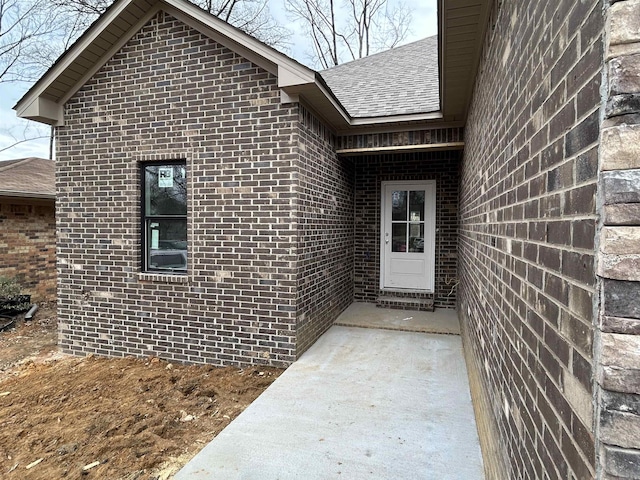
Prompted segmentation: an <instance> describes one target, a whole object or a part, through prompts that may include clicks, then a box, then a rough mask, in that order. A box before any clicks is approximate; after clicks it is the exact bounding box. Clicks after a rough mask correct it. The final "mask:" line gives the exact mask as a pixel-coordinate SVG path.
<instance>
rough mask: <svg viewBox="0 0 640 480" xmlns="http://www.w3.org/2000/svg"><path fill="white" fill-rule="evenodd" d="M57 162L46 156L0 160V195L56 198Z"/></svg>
mask: <svg viewBox="0 0 640 480" xmlns="http://www.w3.org/2000/svg"><path fill="white" fill-rule="evenodd" d="M55 194H56V182H55V163H54V162H53V160H45V159H44V158H34V157H32V158H22V159H19V160H5V161H0V196H1V195H10V196H13V197H25V198H32V197H34V198H54V197H55Z"/></svg>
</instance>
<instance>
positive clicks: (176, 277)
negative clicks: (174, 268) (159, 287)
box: [138, 272, 189, 283]
mask: <svg viewBox="0 0 640 480" xmlns="http://www.w3.org/2000/svg"><path fill="white" fill-rule="evenodd" d="M138 280H140V281H142V282H157V283H160V282H161V283H188V282H189V277H188V276H187V275H184V274H179V273H160V272H157V273H156V272H153V273H152V272H140V273H138Z"/></svg>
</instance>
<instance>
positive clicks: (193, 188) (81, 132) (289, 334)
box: [56, 12, 298, 365]
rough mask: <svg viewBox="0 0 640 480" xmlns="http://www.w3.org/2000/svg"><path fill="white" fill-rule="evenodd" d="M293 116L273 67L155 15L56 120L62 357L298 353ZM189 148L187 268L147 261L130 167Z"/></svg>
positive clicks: (240, 359) (219, 357)
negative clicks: (165, 268)
mask: <svg viewBox="0 0 640 480" xmlns="http://www.w3.org/2000/svg"><path fill="white" fill-rule="evenodd" d="M297 122H298V111H297V106H295V105H282V104H281V103H280V92H279V89H278V87H277V79H276V78H275V76H273V75H271V74H269V73H268V72H266V71H264V70H262V69H261V68H259V67H257V66H255V65H253V64H251V63H250V62H249V61H247V60H246V59H244V58H242V57H240V56H238V55H237V54H235V53H234V52H232V51H230V50H228V49H227V48H225V47H223V46H221V45H219V44H217V43H216V42H214V41H213V40H211V39H209V38H207V37H205V36H203V35H201V34H200V33H198V32H197V31H195V30H193V29H191V28H190V27H188V26H186V25H184V24H182V23H181V22H179V21H177V20H175V19H173V18H172V17H170V16H169V15H166V14H164V13H163V12H160V13H159V14H158V15H157V16H156V17H154V18H153V19H152V20H151V21H150V22H149V23H148V24H147V25H145V26H144V27H143V28H142V30H141V31H140V32H138V33H137V34H136V35H135V36H134V38H132V39H131V40H130V41H129V42H128V43H127V44H126V45H125V46H124V47H123V48H122V49H121V50H120V51H119V52H117V53H116V54H115V56H114V57H113V58H112V59H111V60H109V61H108V62H107V64H106V65H105V66H104V67H102V68H101V69H100V70H99V71H98V72H97V73H96V74H95V75H94V77H93V78H92V79H90V80H89V81H88V82H87V83H86V84H85V85H84V86H83V87H82V88H81V89H80V90H79V91H78V92H77V93H76V94H75V95H74V96H73V97H72V98H71V99H70V100H69V102H68V103H67V104H66V106H65V125H64V126H62V127H58V128H57V138H58V142H57V143H58V150H57V159H58V160H57V162H56V176H57V187H58V194H59V198H58V205H57V215H58V218H57V223H58V230H59V243H58V266H59V283H58V301H59V311H58V313H59V323H60V326H59V330H60V344H61V346H62V349H63V350H64V351H65V352H67V353H74V354H89V353H95V354H101V355H114V356H124V355H156V356H159V357H163V358H167V359H172V360H177V361H184V362H208V363H213V364H235V365H238V364H250V363H267V364H274V365H286V364H289V363H290V362H292V361H293V360H294V359H295V357H296V345H295V330H296V312H297V309H296V297H297V295H296V281H297V278H296V275H297V271H296V268H295V267H296V249H297V240H296V228H297V226H296V223H295V221H294V219H293V218H292V211H293V210H294V205H295V193H296V192H295V188H294V183H295V178H296V174H295V159H296V158H297V147H296V143H295V138H296V135H295V133H296V129H297ZM163 159H186V164H187V182H188V212H189V215H188V245H189V253H188V272H187V274H186V275H161V274H146V273H142V272H141V246H140V245H141V243H140V241H141V220H140V165H141V163H143V162H145V161H147V160H163Z"/></svg>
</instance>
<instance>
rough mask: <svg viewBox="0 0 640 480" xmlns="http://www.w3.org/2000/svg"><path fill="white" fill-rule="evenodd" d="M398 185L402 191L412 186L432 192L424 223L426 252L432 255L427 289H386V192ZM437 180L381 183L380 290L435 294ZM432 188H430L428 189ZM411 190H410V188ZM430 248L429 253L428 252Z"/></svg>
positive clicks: (427, 203) (426, 200) (429, 196)
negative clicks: (390, 187)
mask: <svg viewBox="0 0 640 480" xmlns="http://www.w3.org/2000/svg"><path fill="white" fill-rule="evenodd" d="M395 185H397V186H398V187H399V188H400V189H405V188H408V187H411V186H417V187H419V188H423V187H425V191H426V192H429V190H430V191H431V195H428V198H427V195H425V212H424V214H425V222H424V237H425V244H424V251H425V254H428V255H430V258H431V268H430V269H429V271H428V272H427V288H424V289H415V288H398V287H385V270H386V268H385V254H386V250H385V227H386V225H385V223H386V221H387V218H386V213H385V210H386V209H385V201H386V196H385V192H386V190H387V187H389V186H395ZM436 186H437V185H436V181H435V180H390V181H385V182H381V183H380V290H383V291H387V292H416V293H435V283H436V281H435V269H436V268H435V267H436V230H437V227H436V202H437V195H436V193H437V190H436ZM428 187H430V188H428ZM409 189H410V188H409ZM427 248H428V251H427Z"/></svg>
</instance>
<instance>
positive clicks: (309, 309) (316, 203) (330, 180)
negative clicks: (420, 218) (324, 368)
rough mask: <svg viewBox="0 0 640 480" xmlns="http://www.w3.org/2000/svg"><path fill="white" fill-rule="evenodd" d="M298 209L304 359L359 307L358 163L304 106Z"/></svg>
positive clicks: (300, 325)
mask: <svg viewBox="0 0 640 480" xmlns="http://www.w3.org/2000/svg"><path fill="white" fill-rule="evenodd" d="M298 135H299V137H298V138H299V142H300V147H299V153H300V158H299V161H298V162H297V163H298V172H299V175H298V179H299V181H298V185H297V191H298V194H297V202H298V204H297V208H296V219H297V224H298V230H299V231H298V250H297V252H298V262H297V272H298V276H297V278H298V283H297V288H298V304H297V307H298V312H297V317H298V323H297V353H298V355H300V354H301V353H302V352H304V351H305V350H306V349H307V348H308V347H310V346H311V345H312V344H313V342H315V341H316V339H317V338H318V337H319V336H320V335H321V334H322V333H324V332H325V331H326V330H327V329H328V328H329V327H330V326H331V325H332V323H333V321H334V320H335V319H336V318H337V317H338V315H339V314H340V313H341V312H342V311H343V310H344V309H345V308H347V307H348V306H349V305H350V304H351V302H353V238H354V237H353V234H354V224H353V208H354V205H353V201H354V186H353V181H354V171H353V164H352V162H351V161H349V160H347V159H341V158H338V157H337V155H336V153H335V149H334V145H335V137H334V136H333V135H332V134H331V132H330V131H329V130H328V129H327V128H326V126H325V125H324V124H323V123H322V122H321V121H319V120H318V119H317V118H316V117H315V116H313V115H312V114H311V113H310V112H309V111H307V110H306V109H305V108H303V107H300V120H299V130H298Z"/></svg>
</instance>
